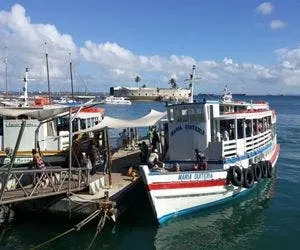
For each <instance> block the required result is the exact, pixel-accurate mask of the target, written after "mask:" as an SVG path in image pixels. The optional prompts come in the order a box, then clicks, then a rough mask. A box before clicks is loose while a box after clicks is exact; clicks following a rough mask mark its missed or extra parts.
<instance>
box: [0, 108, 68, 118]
mask: <svg viewBox="0 0 300 250" xmlns="http://www.w3.org/2000/svg"><path fill="white" fill-rule="evenodd" d="M67 111H69V107H62V106H60V107H51V108H36V109H35V108H21V107H20V108H7V107H3V108H2V107H0V115H4V116H11V117H18V116H20V115H26V116H28V117H30V118H33V119H38V120H40V121H43V120H46V119H49V118H52V117H55V116H57V115H59V114H63V113H66V112H67Z"/></svg>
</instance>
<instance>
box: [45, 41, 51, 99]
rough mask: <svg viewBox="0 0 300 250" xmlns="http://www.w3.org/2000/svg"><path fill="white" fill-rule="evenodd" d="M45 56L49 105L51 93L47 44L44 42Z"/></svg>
mask: <svg viewBox="0 0 300 250" xmlns="http://www.w3.org/2000/svg"><path fill="white" fill-rule="evenodd" d="M45 54H46V68H47V82H48V95H49V104H51V103H52V102H51V91H50V79H49V64H48V48H47V42H45Z"/></svg>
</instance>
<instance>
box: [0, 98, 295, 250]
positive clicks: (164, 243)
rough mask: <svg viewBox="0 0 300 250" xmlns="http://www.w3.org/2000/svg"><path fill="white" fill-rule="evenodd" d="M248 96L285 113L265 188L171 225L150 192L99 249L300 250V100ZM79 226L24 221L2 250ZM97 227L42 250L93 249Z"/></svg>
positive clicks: (139, 106) (119, 112) (139, 108)
mask: <svg viewBox="0 0 300 250" xmlns="http://www.w3.org/2000/svg"><path fill="white" fill-rule="evenodd" d="M245 98H246V99H248V100H255V99H260V100H267V101H268V102H269V103H270V106H271V107H272V108H274V109H275V110H276V112H277V115H278V117H277V132H278V142H279V143H280V144H281V151H280V157H279V159H278V162H277V172H276V176H275V178H274V179H273V180H271V181H267V182H266V183H261V184H260V185H259V186H258V188H256V189H254V190H253V191H252V192H250V193H249V194H248V195H247V196H245V197H244V198H241V199H237V200H234V201H233V202H229V203H226V204H224V205H220V206H218V207H215V208H210V209H207V210H203V211H200V212H197V213H195V214H191V215H188V216H185V217H180V218H175V219H173V220H171V221H169V222H167V223H166V224H163V225H158V224H157V223H156V222H155V220H154V215H153V212H152V210H151V207H150V205H149V202H148V197H147V196H146V194H145V197H141V198H140V201H139V204H138V203H136V204H134V205H133V206H132V207H131V209H130V211H128V212H127V213H126V214H125V215H124V216H123V217H122V218H121V220H120V222H119V223H118V224H117V225H115V226H114V227H113V226H108V227H106V228H105V229H104V230H103V231H102V232H101V233H100V234H99V236H98V237H97V238H96V240H95V242H94V244H93V246H92V248H91V249H110V250H111V249H272V250H274V249H285V250H287V249H299V236H300V226H299V225H300V187H299V184H300V146H299V145H300V97H291V96H264V97H258V96H255V97H250V96H246V97H245ZM103 107H105V109H106V114H107V115H109V116H113V117H119V118H132V119H135V118H138V117H140V116H143V115H146V114H147V113H148V112H149V111H150V109H152V108H153V109H156V110H159V111H163V110H164V109H165V107H164V103H156V102H134V103H133V105H131V106H125V105H124V106H109V105H104V106H103ZM116 134H117V133H116ZM76 222H78V220H77V221H76V220H75V219H71V220H69V219H68V217H67V216H66V217H42V218H39V217H38V218H36V216H35V214H32V215H31V216H30V215H28V214H27V215H26V217H22V215H20V216H18V217H17V218H16V220H15V221H14V222H13V224H11V225H9V226H8V227H6V228H5V229H2V231H1V234H0V249H29V248H30V247H33V246H35V245H37V244H39V243H41V242H43V241H46V240H49V239H50V238H52V237H54V236H56V235H58V234H60V233H62V232H64V231H66V230H68V229H69V228H71V227H72V226H73V225H74V224H75V223H76ZM96 224H97V222H95V223H93V224H89V225H87V226H86V227H84V228H82V230H81V231H78V232H73V233H70V234H68V235H66V236H65V237H63V238H61V239H59V240H56V241H54V242H52V243H50V244H48V245H46V246H44V247H42V248H41V249H86V248H87V247H88V245H89V244H90V241H91V239H92V237H93V235H94V233H95V231H96Z"/></svg>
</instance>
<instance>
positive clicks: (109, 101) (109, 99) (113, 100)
mask: <svg viewBox="0 0 300 250" xmlns="http://www.w3.org/2000/svg"><path fill="white" fill-rule="evenodd" d="M104 103H105V104H122V105H124V104H125V105H131V104H132V103H131V101H130V100H127V99H125V98H124V97H116V96H108V97H106V98H105V100H104Z"/></svg>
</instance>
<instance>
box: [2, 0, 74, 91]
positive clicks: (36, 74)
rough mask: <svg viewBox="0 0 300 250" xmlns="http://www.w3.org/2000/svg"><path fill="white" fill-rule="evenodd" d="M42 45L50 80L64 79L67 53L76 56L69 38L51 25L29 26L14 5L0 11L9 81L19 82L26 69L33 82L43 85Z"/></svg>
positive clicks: (43, 63)
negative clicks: (46, 47) (47, 54)
mask: <svg viewBox="0 0 300 250" xmlns="http://www.w3.org/2000/svg"><path fill="white" fill-rule="evenodd" d="M45 42H47V43H48V53H49V67H50V72H51V76H52V80H53V79H54V78H62V77H64V78H66V76H67V72H68V66H67V63H66V62H67V60H68V53H69V52H72V54H73V57H74V58H76V56H77V48H76V45H75V43H74V42H73V39H72V37H71V36H70V35H67V34H61V33H59V32H58V30H57V29H56V27H55V26H54V25H51V24H34V23H31V20H30V17H28V16H26V11H25V9H24V7H23V6H21V5H19V4H16V5H14V6H13V7H12V9H11V11H8V12H6V11H0V47H1V48H3V47H4V46H7V47H8V62H9V66H10V67H9V76H10V78H12V77H14V79H10V82H18V80H17V79H20V78H21V77H22V75H23V72H24V70H25V67H29V70H30V76H31V78H35V79H36V80H35V83H41V84H44V83H45V79H46V67H45V55H44V53H45V52H44V51H45V47H44V43H45ZM1 54H3V52H2V51H0V55H1ZM50 80H51V79H50ZM45 89H46V87H45Z"/></svg>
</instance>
